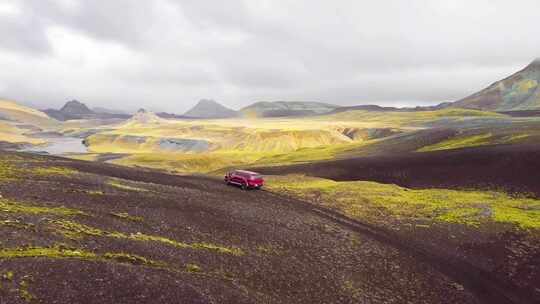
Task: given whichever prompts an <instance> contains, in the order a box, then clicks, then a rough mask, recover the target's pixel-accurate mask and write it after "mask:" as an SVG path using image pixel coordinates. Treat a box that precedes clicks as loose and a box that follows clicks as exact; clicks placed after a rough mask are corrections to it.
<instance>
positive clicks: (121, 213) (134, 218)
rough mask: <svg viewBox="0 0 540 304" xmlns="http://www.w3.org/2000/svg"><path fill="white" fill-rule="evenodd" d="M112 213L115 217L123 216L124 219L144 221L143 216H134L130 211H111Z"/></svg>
mask: <svg viewBox="0 0 540 304" xmlns="http://www.w3.org/2000/svg"><path fill="white" fill-rule="evenodd" d="M111 215H112V216H114V217H118V218H121V219H123V220H128V221H132V222H143V221H144V218H142V217H140V216H132V215H129V214H128V213H126V212H119V213H111Z"/></svg>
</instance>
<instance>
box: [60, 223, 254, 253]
mask: <svg viewBox="0 0 540 304" xmlns="http://www.w3.org/2000/svg"><path fill="white" fill-rule="evenodd" d="M50 223H51V225H52V228H53V229H54V230H55V231H56V232H57V233H60V234H62V235H63V236H65V237H67V238H69V239H81V238H84V237H86V236H94V237H110V238H117V239H127V240H133V241H139V242H158V243H162V244H166V245H169V246H173V247H176V248H182V249H201V250H206V251H215V252H217V253H222V254H231V255H243V254H244V252H243V251H242V250H241V249H239V248H228V247H223V246H218V245H214V244H208V243H192V244H188V243H183V242H178V241H175V240H171V239H168V238H165V237H161V236H154V235H147V234H142V233H135V234H125V233H122V232H117V231H105V230H101V229H99V228H94V227H90V226H86V225H83V224H80V223H77V222H74V221H69V220H65V219H60V220H54V221H51V222H50Z"/></svg>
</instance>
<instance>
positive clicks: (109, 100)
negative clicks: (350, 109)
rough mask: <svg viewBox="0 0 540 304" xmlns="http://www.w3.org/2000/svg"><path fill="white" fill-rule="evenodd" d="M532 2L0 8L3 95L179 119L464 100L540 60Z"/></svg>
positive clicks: (159, 0) (163, 2) (23, 3)
mask: <svg viewBox="0 0 540 304" xmlns="http://www.w3.org/2000/svg"><path fill="white" fill-rule="evenodd" d="M539 12H540V1H538V0H516V1H508V0H452V1H448V0H440V1H439V0H407V1H405V0H379V1H365V0H351V1H345V0H343V1H342V0H336V1H326V0H320V1H318V0H291V1H285V0H283V1H282V0H279V1H278V0H246V1H238V0H228V1H205V0H154V1H152V0H145V1H140V0H102V1H99V0H92V1H86V0H81V1H77V0H55V1H53V0H49V1H47V0H0V37H1V39H0V67H1V72H0V96H1V97H4V98H10V99H14V100H18V101H21V102H24V103H27V104H32V105H34V106H38V107H41V108H45V107H58V106H60V105H61V104H63V103H64V102H65V101H67V100H68V99H78V100H80V101H83V102H85V103H87V104H89V105H92V106H104V107H109V108H114V109H126V110H133V109H136V108H139V107H146V108H149V109H153V110H166V111H171V112H182V111H184V110H186V109H187V108H189V107H190V106H192V105H193V104H194V103H196V102H197V101H198V100H199V99H201V98H212V99H215V100H217V101H220V102H222V103H223V104H225V105H227V106H230V107H232V108H239V107H241V106H245V105H247V104H249V103H252V102H254V101H261V100H310V101H323V102H330V103H336V104H341V105H352V104H366V103H378V104H382V105H397V106H402V105H416V104H419V105H420V104H421V105H425V104H436V103H440V102H442V101H452V100H455V99H459V98H461V97H464V96H465V95H468V94H470V93H473V92H474V91H476V90H478V89H481V88H483V87H485V86H487V85H489V84H490V83H491V82H493V81H495V80H498V79H500V78H502V77H505V76H508V75H509V74H510V73H513V72H515V71H517V70H518V69H520V68H523V67H524V66H525V65H527V64H528V63H529V62H530V61H532V60H533V59H534V58H535V57H539V56H540V39H539V37H538V22H539V19H538V13H539Z"/></svg>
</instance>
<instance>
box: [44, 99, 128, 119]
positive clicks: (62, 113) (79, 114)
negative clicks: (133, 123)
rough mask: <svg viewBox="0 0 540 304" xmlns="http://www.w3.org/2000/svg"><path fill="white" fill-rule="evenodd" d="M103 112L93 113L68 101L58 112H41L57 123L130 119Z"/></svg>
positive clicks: (82, 105) (47, 110)
mask: <svg viewBox="0 0 540 304" xmlns="http://www.w3.org/2000/svg"><path fill="white" fill-rule="evenodd" d="M104 111H106V110H104V109H101V110H100V112H95V111H93V110H91V109H90V108H88V107H87V106H86V105H85V104H84V103H82V102H79V101H77V100H72V101H68V102H67V103H66V104H65V105H64V106H63V107H62V108H61V109H60V110H55V109H46V110H43V112H45V113H46V114H47V115H49V116H50V117H52V118H54V119H56V120H59V121H66V120H72V119H127V118H129V117H131V116H130V115H128V114H121V113H108V112H104Z"/></svg>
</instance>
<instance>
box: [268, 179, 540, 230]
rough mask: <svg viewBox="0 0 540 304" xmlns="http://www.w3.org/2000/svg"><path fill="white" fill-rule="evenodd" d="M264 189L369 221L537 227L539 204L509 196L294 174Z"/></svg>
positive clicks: (539, 220) (536, 201) (269, 180)
mask: <svg viewBox="0 0 540 304" xmlns="http://www.w3.org/2000/svg"><path fill="white" fill-rule="evenodd" d="M268 187H269V189H270V190H272V191H275V192H279V193H287V194H290V195H293V196H296V197H299V198H302V199H306V200H308V201H315V202H319V203H321V204H323V205H325V206H328V207H331V208H337V209H338V210H341V211H342V212H343V213H345V214H347V215H350V216H352V217H354V218H359V219H362V220H368V221H375V222H376V221H380V220H382V219H383V217H381V215H384V216H390V217H392V218H395V219H397V220H404V221H425V220H428V221H446V222H456V223H463V224H468V225H480V224H481V223H485V222H488V221H497V222H502V223H511V224H515V225H516V226H518V227H520V228H522V229H540V200H536V199H528V198H519V197H510V196H508V195H506V194H504V193H499V192H487V191H458V190H447V189H426V190H412V189H407V188H404V187H399V186H396V185H389V184H380V183H374V182H365V181H354V182H335V181H332V180H328V179H321V178H315V177H306V176H298V175H292V176H271V177H269V178H268Z"/></svg>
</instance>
